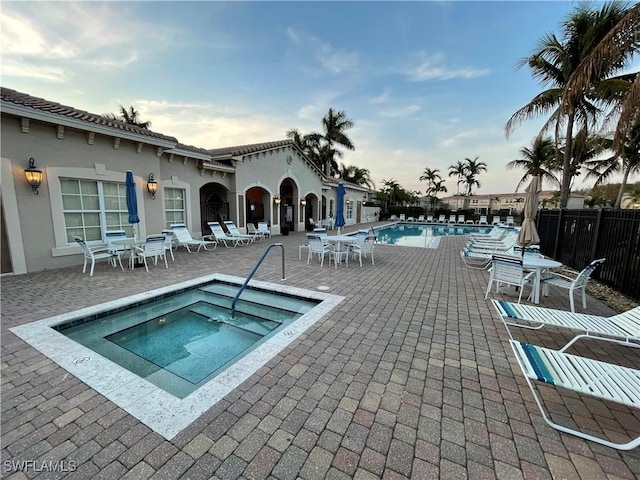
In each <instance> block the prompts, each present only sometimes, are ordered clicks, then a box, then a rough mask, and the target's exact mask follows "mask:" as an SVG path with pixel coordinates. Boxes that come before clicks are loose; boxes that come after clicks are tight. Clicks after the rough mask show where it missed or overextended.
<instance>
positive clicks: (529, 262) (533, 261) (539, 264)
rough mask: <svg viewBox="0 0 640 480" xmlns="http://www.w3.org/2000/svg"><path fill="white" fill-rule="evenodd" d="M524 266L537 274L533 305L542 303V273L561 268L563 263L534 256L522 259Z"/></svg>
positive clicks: (533, 291)
mask: <svg viewBox="0 0 640 480" xmlns="http://www.w3.org/2000/svg"><path fill="white" fill-rule="evenodd" d="M522 266H523V267H524V268H525V269H526V270H530V271H534V272H536V274H535V283H534V285H533V290H532V292H531V294H532V296H533V303H536V304H537V303H540V284H541V278H542V273H543V272H544V271H546V270H553V269H554V268H560V267H561V266H562V263H560V262H557V261H555V260H551V259H550V258H544V257H536V256H533V255H525V256H524V257H522Z"/></svg>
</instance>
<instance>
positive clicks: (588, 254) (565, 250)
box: [536, 210, 640, 301]
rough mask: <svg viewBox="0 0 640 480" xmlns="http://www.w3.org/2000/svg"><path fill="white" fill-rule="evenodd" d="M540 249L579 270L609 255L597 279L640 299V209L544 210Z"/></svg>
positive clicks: (539, 222) (539, 219)
mask: <svg viewBox="0 0 640 480" xmlns="http://www.w3.org/2000/svg"><path fill="white" fill-rule="evenodd" d="M536 223H537V227H538V234H539V235H540V249H541V251H542V253H544V254H545V255H547V256H549V257H552V258H553V259H555V260H558V261H559V262H562V263H563V264H564V265H567V266H569V267H571V268H573V269H575V270H582V269H583V268H584V267H585V266H586V265H587V264H588V263H590V262H591V261H592V260H595V259H596V258H606V259H607V260H606V262H605V263H604V265H603V266H602V267H601V268H599V269H598V270H596V272H595V273H594V274H593V278H595V279H597V280H599V281H600V282H602V283H604V284H606V285H609V286H611V287H613V288H615V289H616V290H617V291H619V292H620V293H623V294H625V295H627V296H629V297H631V298H633V299H634V300H637V301H640V210H540V211H539V212H538V216H537V222H536Z"/></svg>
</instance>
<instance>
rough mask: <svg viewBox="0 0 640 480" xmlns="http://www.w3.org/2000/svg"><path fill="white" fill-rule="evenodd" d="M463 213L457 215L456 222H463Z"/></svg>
mask: <svg viewBox="0 0 640 480" xmlns="http://www.w3.org/2000/svg"><path fill="white" fill-rule="evenodd" d="M464 218H465V217H464V215H458V223H464Z"/></svg>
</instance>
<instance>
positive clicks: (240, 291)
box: [231, 243, 286, 318]
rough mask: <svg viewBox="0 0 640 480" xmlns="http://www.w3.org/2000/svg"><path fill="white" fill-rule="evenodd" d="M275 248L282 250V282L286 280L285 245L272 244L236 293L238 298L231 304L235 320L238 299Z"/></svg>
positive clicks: (232, 316) (232, 315)
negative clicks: (270, 251) (268, 254)
mask: <svg viewBox="0 0 640 480" xmlns="http://www.w3.org/2000/svg"><path fill="white" fill-rule="evenodd" d="M273 247H280V248H282V280H286V278H285V276H284V245H282V244H281V243H272V244H271V245H269V246H268V247H267V249H266V250H265V251H264V253H263V254H262V256H261V257H260V260H258V263H256V265H255V267H253V270H251V273H250V274H249V275H248V276H247V279H246V280H245V281H244V283H243V284H242V287H240V290H238V293H236V296H235V297H234V298H233V302H231V318H235V316H236V302H237V301H238V298H239V297H240V295H241V294H242V292H244V290H245V288H247V284H248V283H249V280H251V277H253V275H254V274H255V273H256V271H257V270H258V267H259V266H260V264H261V263H262V261H263V260H264V259H265V257H266V256H267V253H269V250H271V249H272V248H273Z"/></svg>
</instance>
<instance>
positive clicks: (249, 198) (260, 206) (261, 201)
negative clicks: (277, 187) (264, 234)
mask: <svg viewBox="0 0 640 480" xmlns="http://www.w3.org/2000/svg"><path fill="white" fill-rule="evenodd" d="M269 198H271V196H270V194H269V192H268V191H266V190H265V189H264V188H261V187H252V188H250V189H249V190H247V191H246V193H245V199H246V201H245V204H246V211H245V218H246V219H247V223H253V225H254V226H258V222H262V221H265V220H266V221H267V222H268V223H269V224H271V218H270V216H271V212H270V209H269Z"/></svg>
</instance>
